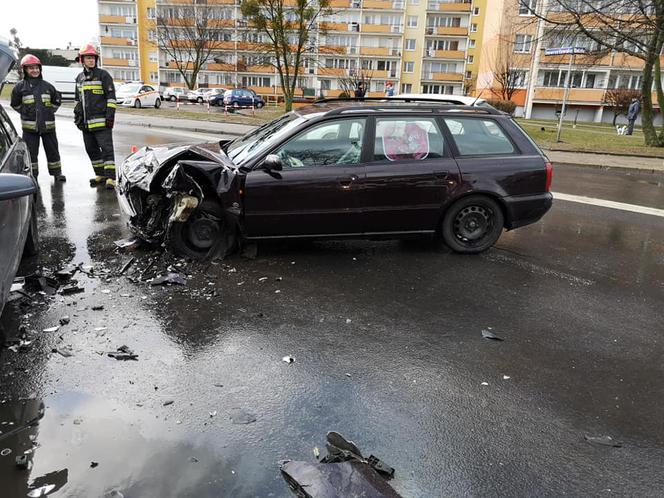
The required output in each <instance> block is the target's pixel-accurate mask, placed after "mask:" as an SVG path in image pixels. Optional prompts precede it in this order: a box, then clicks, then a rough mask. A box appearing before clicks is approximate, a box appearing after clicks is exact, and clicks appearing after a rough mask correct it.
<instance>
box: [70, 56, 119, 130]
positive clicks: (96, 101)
mask: <svg viewBox="0 0 664 498" xmlns="http://www.w3.org/2000/svg"><path fill="white" fill-rule="evenodd" d="M116 107H117V104H116V102H115V86H114V85H113V78H112V77H111V75H110V74H108V72H107V71H104V70H103V69H100V68H98V67H94V68H93V69H90V70H89V69H87V68H86V69H84V70H83V72H82V73H81V74H79V75H78V76H77V77H76V107H75V108H74V122H75V123H76V126H78V128H79V129H81V130H86V131H97V130H103V129H105V128H106V122H107V121H114V120H115V108H116Z"/></svg>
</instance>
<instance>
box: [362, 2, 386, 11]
mask: <svg viewBox="0 0 664 498" xmlns="http://www.w3.org/2000/svg"><path fill="white" fill-rule="evenodd" d="M362 8H363V9H379V10H384V9H391V8H392V2H391V1H389V2H386V1H385V0H364V1H363V2H362Z"/></svg>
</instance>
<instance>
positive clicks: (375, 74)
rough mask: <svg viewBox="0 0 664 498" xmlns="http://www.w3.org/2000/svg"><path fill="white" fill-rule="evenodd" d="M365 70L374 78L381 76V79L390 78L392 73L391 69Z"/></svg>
mask: <svg viewBox="0 0 664 498" xmlns="http://www.w3.org/2000/svg"><path fill="white" fill-rule="evenodd" d="M365 72H366V73H367V74H368V75H369V76H371V77H372V78H380V79H385V78H390V73H389V71H378V70H373V71H372V70H371V69H368V70H365Z"/></svg>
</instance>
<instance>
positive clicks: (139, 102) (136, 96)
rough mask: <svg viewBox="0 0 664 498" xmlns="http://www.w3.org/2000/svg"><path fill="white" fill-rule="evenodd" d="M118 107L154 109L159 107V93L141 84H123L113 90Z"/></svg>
mask: <svg viewBox="0 0 664 498" xmlns="http://www.w3.org/2000/svg"><path fill="white" fill-rule="evenodd" d="M115 99H116V100H117V103H118V105H121V106H124V107H136V108H137V109H139V108H141V107H155V108H157V109H159V107H160V106H161V98H160V97H159V92H158V91H157V90H155V89H154V88H153V87H151V86H149V85H144V84H143V83H125V84H124V85H121V86H120V87H118V88H117V89H116V90H115Z"/></svg>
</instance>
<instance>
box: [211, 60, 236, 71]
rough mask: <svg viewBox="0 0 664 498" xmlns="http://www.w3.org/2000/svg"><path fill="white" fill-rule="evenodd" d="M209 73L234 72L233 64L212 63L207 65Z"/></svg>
mask: <svg viewBox="0 0 664 498" xmlns="http://www.w3.org/2000/svg"><path fill="white" fill-rule="evenodd" d="M207 66H208V70H209V71H235V65H234V64H219V63H217V62H213V63H210V64H208V65H207Z"/></svg>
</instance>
